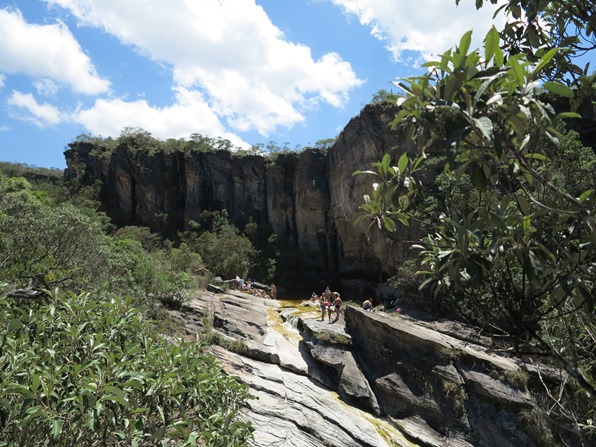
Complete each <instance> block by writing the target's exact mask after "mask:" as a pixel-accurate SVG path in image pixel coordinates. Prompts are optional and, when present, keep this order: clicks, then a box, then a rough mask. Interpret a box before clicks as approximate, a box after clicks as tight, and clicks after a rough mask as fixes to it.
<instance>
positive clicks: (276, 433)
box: [174, 291, 572, 447]
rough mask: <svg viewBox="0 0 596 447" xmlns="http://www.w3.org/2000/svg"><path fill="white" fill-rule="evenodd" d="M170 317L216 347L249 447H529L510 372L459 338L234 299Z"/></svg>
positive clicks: (523, 394)
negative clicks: (213, 338)
mask: <svg viewBox="0 0 596 447" xmlns="http://www.w3.org/2000/svg"><path fill="white" fill-rule="evenodd" d="M174 314H175V315H176V316H177V317H179V318H181V319H183V320H184V321H185V330H186V332H187V333H188V334H189V335H193V334H195V333H197V332H202V331H205V330H206V329H207V330H213V331H216V332H217V333H218V334H219V336H220V337H221V340H222V343H220V345H221V346H215V347H213V348H212V349H213V353H214V354H215V355H216V357H217V358H218V359H219V361H220V362H221V364H222V366H223V367H224V369H225V370H226V371H227V372H228V373H229V374H231V375H233V376H237V377H238V379H239V380H240V381H242V382H243V383H246V384H247V385H248V386H249V387H250V389H251V394H252V395H253V396H254V397H255V399H252V400H250V401H249V403H248V406H247V408H246V409H245V410H244V411H243V413H242V417H243V418H246V419H247V420H250V421H252V423H253V426H254V428H255V432H254V441H253V442H252V444H251V445H253V446H255V447H257V446H258V447H261V446H262V447H265V446H268V447H269V446H273V447H278V446H279V447H315V446H337V447H344V446H345V447H356V446H362V447H368V446H370V447H386V446H389V447H396V446H399V447H406V446H408V447H412V446H429V447H430V446H433V447H434V446H437V447H439V446H441V447H442V446H450V447H451V446H453V447H471V446H487V447H488V446H491V447H514V446H519V445H525V446H527V447H531V446H537V445H540V444H538V443H536V441H534V439H533V438H532V436H531V435H530V434H528V430H527V428H526V427H524V425H523V423H522V422H521V419H520V417H519V415H520V414H522V413H524V412H531V411H532V409H533V407H534V405H533V402H532V398H531V396H530V394H529V392H528V390H527V389H526V388H525V386H524V385H523V383H521V382H517V381H516V380H515V379H516V378H517V377H518V376H520V365H519V364H518V363H517V362H516V361H514V360H513V359H511V358H508V357H504V356H500V355H496V354H494V353H491V352H489V351H488V350H486V349H485V348H483V347H482V346H480V345H476V344H474V343H472V342H471V341H469V340H465V339H462V338H465V334H463V335H462V338H456V337H454V336H452V335H458V334H452V335H449V334H445V333H442V332H439V331H437V330H435V329H433V328H431V327H428V325H424V324H420V323H419V322H416V321H412V320H411V319H408V318H406V317H403V316H399V315H396V314H394V315H389V314H384V313H371V312H364V311H362V310H361V309H359V308H356V307H349V306H348V307H347V308H346V309H345V314H343V313H342V316H341V317H340V319H339V320H338V321H337V322H333V323H329V322H328V321H320V312H319V311H318V309H317V308H314V307H307V306H303V305H299V303H296V302H284V301H275V300H269V299H260V298H256V297H254V296H251V295H248V294H244V293H241V292H235V291H230V292H226V293H220V294H218V293H212V292H204V293H201V295H200V296H199V297H197V298H195V299H193V300H191V301H190V302H188V303H186V305H185V307H184V309H183V310H182V312H174ZM451 332H454V331H453V329H451ZM222 346H225V347H227V348H228V349H225V348H224V347H222ZM571 445H572V444H571Z"/></svg>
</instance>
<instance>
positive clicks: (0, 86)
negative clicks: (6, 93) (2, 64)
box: [0, 74, 6, 90]
mask: <svg viewBox="0 0 596 447" xmlns="http://www.w3.org/2000/svg"><path fill="white" fill-rule="evenodd" d="M4 81H6V76H4V75H3V74H0V90H2V89H3V88H4Z"/></svg>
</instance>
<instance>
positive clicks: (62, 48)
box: [0, 9, 110, 94]
mask: <svg viewBox="0 0 596 447" xmlns="http://www.w3.org/2000/svg"><path fill="white" fill-rule="evenodd" d="M0 41H1V42H2V45H0V71H2V72H4V73H9V74H17V73H23V74H26V75H28V76H32V77H35V78H43V79H52V80H54V81H56V82H59V83H65V84H68V85H70V86H71V88H72V89H73V90H74V91H75V92H77V93H84V94H98V93H104V92H107V91H108V90H109V88H110V84H109V82H108V81H107V80H105V79H102V78H101V77H99V76H98V74H97V73H96V70H95V68H94V66H93V64H92V62H91V60H90V59H89V57H88V56H87V55H86V54H85V53H84V52H83V50H82V49H81V47H80V45H79V44H78V42H77V41H76V40H75V38H74V37H73V35H72V34H71V33H70V31H69V30H68V29H67V28H66V26H65V25H63V24H61V23H56V24H53V25H37V24H29V23H27V22H25V20H24V18H23V16H22V15H21V13H20V12H18V11H13V10H9V9H0Z"/></svg>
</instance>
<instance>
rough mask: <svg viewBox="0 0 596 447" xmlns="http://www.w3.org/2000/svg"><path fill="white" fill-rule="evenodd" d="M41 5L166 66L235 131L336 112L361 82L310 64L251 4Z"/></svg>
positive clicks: (140, 1) (342, 65)
mask: <svg viewBox="0 0 596 447" xmlns="http://www.w3.org/2000/svg"><path fill="white" fill-rule="evenodd" d="M46 1H47V3H49V4H51V5H54V6H60V7H62V8H66V9H67V10H69V11H70V12H71V13H72V14H73V15H74V16H76V17H77V18H78V19H79V20H80V22H81V23H82V24H86V25H89V26H94V27H98V28H101V29H103V30H105V31H106V32H108V33H110V34H112V35H114V36H116V37H117V38H118V39H120V41H121V42H123V43H125V44H127V45H131V46H133V47H134V48H136V49H137V51H138V52H139V53H140V54H143V55H145V56H147V57H149V58H150V59H152V60H154V61H157V62H159V63H165V64H167V65H169V66H170V67H171V68H172V70H173V73H174V82H175V83H176V85H177V86H178V87H181V88H184V89H188V90H187V91H189V92H190V90H192V89H195V90H199V91H201V92H203V93H204V94H205V97H206V98H208V100H209V102H210V104H211V105H212V107H213V110H214V112H215V113H217V114H218V115H219V116H220V117H221V118H222V119H224V120H227V122H228V123H229V124H231V125H232V126H233V127H234V128H235V129H236V130H241V131H246V130H250V129H256V130H257V131H259V132H260V133H261V134H264V135H266V134H268V133H269V132H271V131H273V130H274V129H275V128H276V127H278V126H288V127H289V126H292V125H294V124H296V123H298V122H301V121H303V120H304V113H305V111H306V110H307V109H308V108H309V107H313V106H316V105H317V104H319V103H323V102H326V103H329V104H331V105H332V106H334V107H342V106H343V105H344V104H345V103H346V101H347V98H348V95H349V93H350V91H351V90H352V89H354V88H356V87H358V86H359V85H361V84H362V82H363V81H362V80H360V79H358V77H357V76H356V74H355V73H354V71H353V69H352V67H351V65H350V64H349V63H348V62H346V61H343V60H342V59H341V57H340V56H338V55H337V54H333V53H329V54H326V55H323V56H322V57H321V58H319V59H315V58H313V56H312V54H311V51H310V49H309V48H308V47H306V46H304V45H301V44H297V43H293V42H289V41H288V40H287V39H286V38H285V36H284V35H283V33H282V32H281V31H280V30H279V29H278V28H277V27H276V26H275V25H273V23H271V21H270V19H269V17H268V16H267V14H266V13H265V11H264V10H263V9H262V8H261V7H260V6H259V5H257V4H256V3H255V0H234V1H231V0H201V1H200V2H199V1H189V0H169V1H168V2H164V1H159V0H127V1H122V0H102V1H98V0H46ZM173 107H175V106H173Z"/></svg>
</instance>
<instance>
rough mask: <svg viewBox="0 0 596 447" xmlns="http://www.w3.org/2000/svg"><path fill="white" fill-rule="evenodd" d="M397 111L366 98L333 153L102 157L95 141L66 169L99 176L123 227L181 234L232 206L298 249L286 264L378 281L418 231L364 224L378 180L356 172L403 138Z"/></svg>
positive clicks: (75, 175) (87, 178)
mask: <svg viewBox="0 0 596 447" xmlns="http://www.w3.org/2000/svg"><path fill="white" fill-rule="evenodd" d="M394 116H395V109H392V108H389V107H387V106H367V107H365V108H364V110H363V111H362V112H361V114H360V115H359V116H357V117H355V118H354V119H352V120H351V121H350V123H349V124H348V125H347V126H346V128H345V130H344V131H343V132H342V133H341V135H340V137H339V139H338V141H337V142H336V144H335V145H334V146H333V147H332V148H330V149H329V150H328V151H320V150H313V149H308V150H305V151H303V152H301V153H290V154H281V155H279V156H278V157H277V158H276V159H275V161H273V162H272V161H269V160H267V159H265V158H263V157H260V156H234V155H232V154H231V153H229V152H227V151H214V152H194V153H190V154H185V153H183V152H181V151H180V152H169V153H165V152H156V153H151V152H149V151H145V150H136V149H130V148H129V147H127V146H120V147H118V148H117V149H116V150H115V151H113V152H112V153H111V154H106V155H104V156H103V157H102V156H101V149H100V148H97V147H95V146H93V145H92V144H89V143H73V144H71V145H70V149H69V150H67V151H66V152H65V156H66V162H67V165H68V168H67V170H66V173H65V177H66V179H67V180H69V179H70V180H76V183H78V184H80V185H93V184H94V183H95V182H97V181H100V182H101V185H102V186H101V200H102V203H103V206H104V210H105V211H106V213H107V214H108V215H109V216H110V217H111V218H112V219H113V220H114V221H115V222H116V223H117V224H119V225H142V226H148V227H150V228H152V229H153V230H157V231H164V232H166V233H167V232H174V231H179V230H182V229H184V228H185V227H186V225H187V224H188V222H189V221H190V220H195V221H197V220H199V216H200V214H201V213H202V212H203V211H205V210H209V211H213V210H222V209H226V210H227V211H228V214H229V216H230V219H231V221H232V222H233V223H235V224H236V225H237V226H239V227H242V226H244V225H245V224H246V223H247V222H248V221H249V219H252V220H253V221H254V222H255V223H257V224H258V225H259V227H260V228H267V229H270V230H271V231H272V232H273V233H275V234H276V236H277V241H278V245H279V247H280V249H281V252H282V253H294V254H295V256H286V259H285V261H286V264H285V265H284V267H285V268H293V269H308V271H312V272H314V273H315V274H319V275H321V274H322V275H325V276H326V277H328V278H329V277H331V278H337V279H340V280H344V281H349V280H352V279H353V278H360V279H368V280H371V281H376V280H378V279H379V278H380V277H383V276H385V275H386V274H388V273H390V272H392V270H393V266H394V265H395V264H394V263H395V261H396V260H399V259H400V258H403V256H404V252H403V250H404V247H403V246H402V245H403V244H400V242H399V239H400V238H401V239H402V240H406V239H409V240H411V235H410V234H402V235H401V237H398V239H397V240H394V241H387V240H385V238H384V236H383V235H382V234H381V232H375V231H370V229H369V228H368V224H367V223H365V222H364V223H356V219H357V218H358V215H359V214H358V207H359V206H360V204H361V203H362V196H363V195H364V194H365V193H367V192H368V193H369V192H370V185H371V183H372V181H373V180H372V178H371V177H367V176H365V175H358V176H353V175H352V174H353V172H354V171H356V170H358V169H368V168H369V166H370V163H372V162H374V161H378V160H379V159H380V158H381V157H382V155H383V154H384V153H385V152H387V151H389V150H390V149H391V148H392V147H395V146H397V145H398V144H399V138H398V135H397V134H396V133H395V132H394V131H392V130H391V129H390V128H389V126H388V125H389V123H390V122H391V120H392V119H393V117H394ZM141 149H143V148H141ZM290 258H291V260H292V262H293V264H292V262H290V261H289V260H290ZM288 262H290V264H288Z"/></svg>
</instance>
